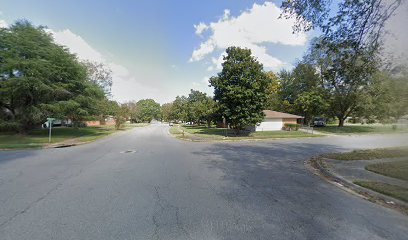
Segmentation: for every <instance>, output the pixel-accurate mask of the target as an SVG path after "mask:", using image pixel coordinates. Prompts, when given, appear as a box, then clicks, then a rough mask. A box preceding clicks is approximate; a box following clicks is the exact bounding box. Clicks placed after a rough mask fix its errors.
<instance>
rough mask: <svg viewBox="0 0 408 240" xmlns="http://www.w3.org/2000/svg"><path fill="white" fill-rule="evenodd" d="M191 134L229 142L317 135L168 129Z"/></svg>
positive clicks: (191, 128)
mask: <svg viewBox="0 0 408 240" xmlns="http://www.w3.org/2000/svg"><path fill="white" fill-rule="evenodd" d="M183 130H184V131H185V132H187V133H190V134H193V135H195V136H198V137H201V138H205V139H216V140H217V139H218V140H220V139H224V138H225V136H226V135H227V136H228V139H229V140H245V139H268V138H294V137H316V136H319V135H316V134H310V133H305V132H301V131H265V132H253V133H250V134H249V135H238V136H236V135H235V133H234V131H233V130H231V129H228V130H227V131H226V130H225V128H215V127H211V128H208V127H206V126H180V127H178V126H173V127H172V128H170V133H172V134H177V135H180V134H182V131H183Z"/></svg>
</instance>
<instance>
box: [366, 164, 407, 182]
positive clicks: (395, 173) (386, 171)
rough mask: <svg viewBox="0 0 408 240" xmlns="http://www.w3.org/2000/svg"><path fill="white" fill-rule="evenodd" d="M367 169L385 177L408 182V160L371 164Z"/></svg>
mask: <svg viewBox="0 0 408 240" xmlns="http://www.w3.org/2000/svg"><path fill="white" fill-rule="evenodd" d="M365 169H366V170H368V171H372V172H375V173H378V174H382V175H385V176H389V177H393V178H398V179H402V180H406V181H408V159H405V160H402V161H396V162H387V163H376V164H370V165H367V166H366V167H365Z"/></svg>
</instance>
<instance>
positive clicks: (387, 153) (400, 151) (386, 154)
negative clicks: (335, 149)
mask: <svg viewBox="0 0 408 240" xmlns="http://www.w3.org/2000/svg"><path fill="white" fill-rule="evenodd" d="M321 156H322V157H325V158H330V159H337V160H372V159H381V158H397V157H405V156H408V146H405V147H397V148H376V149H364V150H354V151H352V152H344V153H328V154H323V155H321Z"/></svg>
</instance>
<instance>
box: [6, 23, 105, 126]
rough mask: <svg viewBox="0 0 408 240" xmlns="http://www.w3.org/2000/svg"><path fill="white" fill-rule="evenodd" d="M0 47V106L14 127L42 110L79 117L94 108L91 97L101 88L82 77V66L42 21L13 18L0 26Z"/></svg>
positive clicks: (31, 122) (35, 121)
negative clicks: (48, 31)
mask: <svg viewBox="0 0 408 240" xmlns="http://www.w3.org/2000/svg"><path fill="white" fill-rule="evenodd" d="M0 49H1V51H0V93H1V94H0V108H1V109H0V110H1V111H2V112H3V113H6V115H7V118H8V119H11V121H14V122H17V123H19V124H20V126H21V128H20V131H26V130H28V129H30V128H32V127H34V126H36V125H39V123H41V122H43V121H44V120H45V118H46V117H47V116H58V117H72V119H73V120H79V119H81V118H83V117H85V116H89V115H90V114H94V113H95V112H96V111H98V110H97V109H96V106H97V104H94V103H95V101H96V100H97V99H99V98H100V99H103V98H104V95H103V92H102V91H101V89H100V88H98V87H97V86H96V85H95V84H92V83H90V82H88V81H86V79H87V72H86V68H85V67H84V66H83V65H82V64H80V63H79V62H78V60H77V58H76V56H75V55H73V54H71V53H69V51H68V49H66V48H63V47H61V46H59V45H57V44H55V43H54V41H53V38H52V36H51V35H50V34H48V33H47V32H46V31H45V30H44V28H43V27H34V26H33V25H31V24H30V23H29V22H27V21H18V22H16V23H15V24H13V25H12V26H10V27H9V28H2V29H0ZM3 115H4V114H3Z"/></svg>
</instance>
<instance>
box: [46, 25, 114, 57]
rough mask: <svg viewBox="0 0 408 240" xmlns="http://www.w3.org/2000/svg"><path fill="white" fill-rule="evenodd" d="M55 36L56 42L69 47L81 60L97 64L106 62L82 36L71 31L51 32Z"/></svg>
mask: <svg viewBox="0 0 408 240" xmlns="http://www.w3.org/2000/svg"><path fill="white" fill-rule="evenodd" d="M49 31H51V33H52V34H53V36H54V39H55V42H57V43H58V44H61V45H64V46H67V47H68V48H69V50H70V51H71V52H72V53H75V54H77V55H78V57H79V58H80V59H88V60H92V61H97V62H105V61H106V60H105V58H104V57H103V56H102V54H101V53H100V52H98V51H97V50H95V49H94V48H92V47H91V46H90V45H89V44H88V43H87V42H86V41H85V40H84V39H83V38H82V37H81V36H79V35H76V34H74V33H73V32H71V30H69V29H65V30H62V31H53V30H49Z"/></svg>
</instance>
